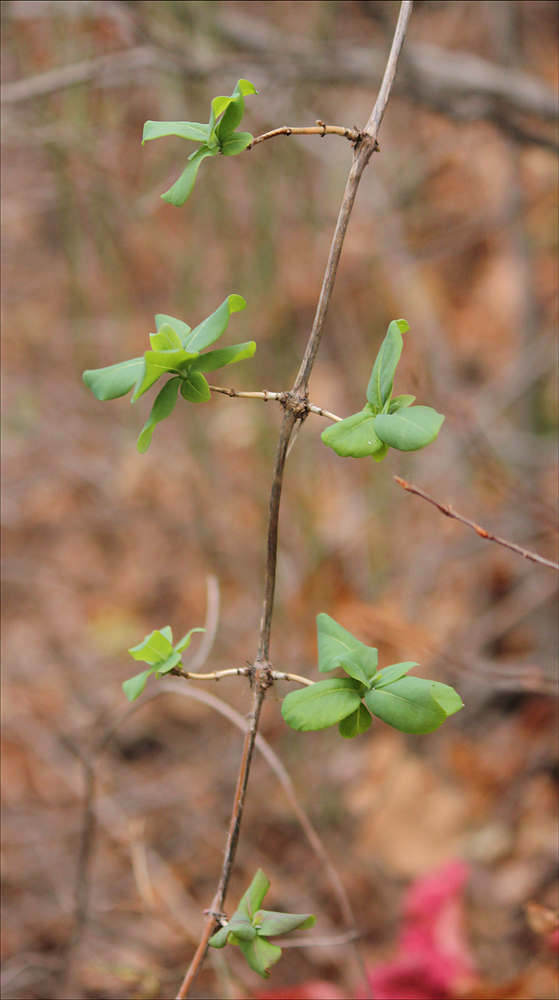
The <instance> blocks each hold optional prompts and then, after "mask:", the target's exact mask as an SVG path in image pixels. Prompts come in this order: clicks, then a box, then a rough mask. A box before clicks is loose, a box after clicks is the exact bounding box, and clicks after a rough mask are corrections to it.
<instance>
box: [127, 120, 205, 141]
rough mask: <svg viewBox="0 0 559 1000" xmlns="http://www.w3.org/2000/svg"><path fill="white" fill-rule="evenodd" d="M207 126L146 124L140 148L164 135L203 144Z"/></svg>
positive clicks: (197, 124) (196, 124)
mask: <svg viewBox="0 0 559 1000" xmlns="http://www.w3.org/2000/svg"><path fill="white" fill-rule="evenodd" d="M207 128H208V126H207V125H202V124H201V123H200V122H146V123H145V125H144V134H143V136H142V146H143V145H144V143H145V142H148V141H149V140H150V139H161V138H162V137H163V136H165V135H178V136H179V137H180V138H181V139H192V140H194V142H205V141H206V136H207Z"/></svg>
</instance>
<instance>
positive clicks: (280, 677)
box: [271, 670, 315, 687]
mask: <svg viewBox="0 0 559 1000" xmlns="http://www.w3.org/2000/svg"><path fill="white" fill-rule="evenodd" d="M271 676H272V678H273V679H274V680H275V681H294V682H295V683H296V684H306V685H307V687H308V686H309V685H310V684H314V683H315V682H314V681H310V680H309V678H308V677H300V676H299V674H283V673H281V672H280V671H279V670H272V671H271Z"/></svg>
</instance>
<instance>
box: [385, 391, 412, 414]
mask: <svg viewBox="0 0 559 1000" xmlns="http://www.w3.org/2000/svg"><path fill="white" fill-rule="evenodd" d="M416 398H417V397H416V396H405V395H404V396H394V399H393V400H392V401H391V403H390V406H389V407H388V412H389V413H396V411H397V410H403V409H405V407H406V406H411V405H412V403H415V400H416Z"/></svg>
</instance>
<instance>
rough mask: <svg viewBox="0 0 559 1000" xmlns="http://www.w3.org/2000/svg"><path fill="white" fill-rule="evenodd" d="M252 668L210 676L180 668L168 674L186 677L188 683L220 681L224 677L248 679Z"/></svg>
mask: <svg viewBox="0 0 559 1000" xmlns="http://www.w3.org/2000/svg"><path fill="white" fill-rule="evenodd" d="M251 669H252V668H251V667H233V668H231V669H230V670H213V671H212V673H210V674H193V673H192V672H191V671H190V670H182V669H181V668H180V667H173V669H172V670H168V671H167V673H169V674H174V675H175V677H184V678H185V680H187V681H220V680H221V678H222V677H234V676H235V675H236V676H237V677H246V676H247V674H249V673H250V671H251Z"/></svg>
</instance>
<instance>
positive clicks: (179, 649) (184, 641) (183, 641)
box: [171, 628, 206, 653]
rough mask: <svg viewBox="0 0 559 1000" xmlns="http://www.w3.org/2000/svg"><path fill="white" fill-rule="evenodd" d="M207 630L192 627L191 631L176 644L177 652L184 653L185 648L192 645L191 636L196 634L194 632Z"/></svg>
mask: <svg viewBox="0 0 559 1000" xmlns="http://www.w3.org/2000/svg"><path fill="white" fill-rule="evenodd" d="M205 631H206V629H205V628H191V629H190V632H187V633H186V635H183V637H182V639H181V640H180V641H179V642H177V645H176V646H175V653H184V651H185V649H188V647H189V646H190V640H191V637H192V635H193V634H194V632H205ZM171 641H172V640H171Z"/></svg>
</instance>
